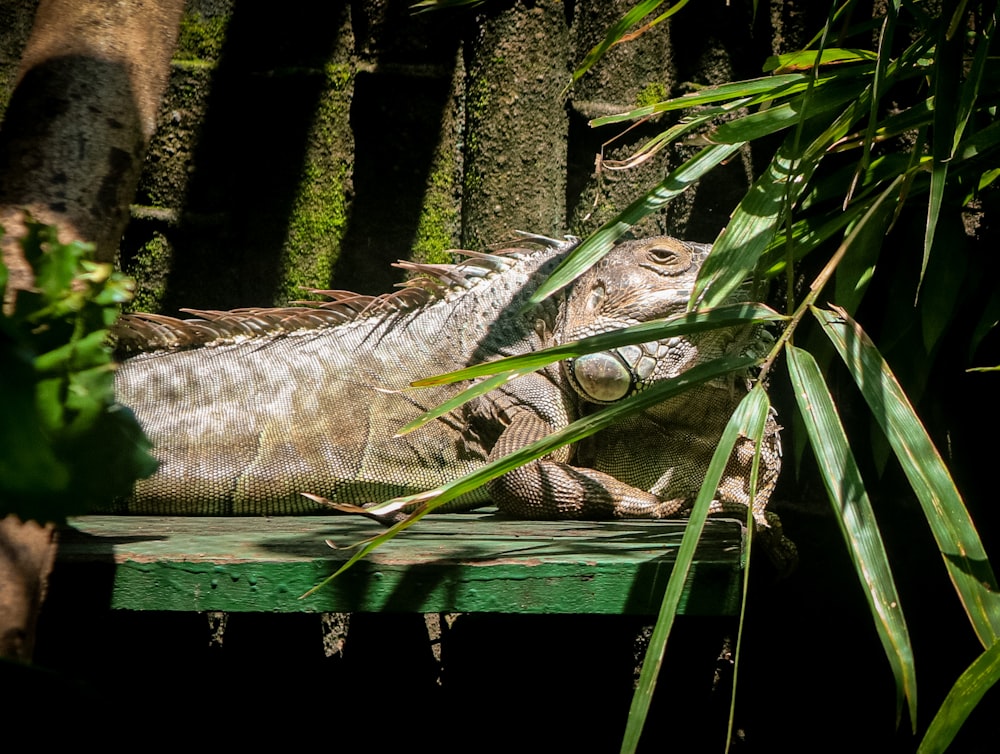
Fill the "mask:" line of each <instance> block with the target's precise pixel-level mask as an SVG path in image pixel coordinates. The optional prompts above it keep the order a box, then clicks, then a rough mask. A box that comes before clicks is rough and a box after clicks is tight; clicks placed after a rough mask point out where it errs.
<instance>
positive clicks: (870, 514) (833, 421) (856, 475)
mask: <svg viewBox="0 0 1000 754" xmlns="http://www.w3.org/2000/svg"><path fill="white" fill-rule="evenodd" d="M786 353H787V355H788V372H789V376H790V377H791V381H792V386H793V388H794V389H795V399H796V401H797V402H798V406H799V412H800V414H801V415H802V418H803V421H804V423H805V427H806V431H807V433H808V435H809V443H810V445H811V446H812V449H813V453H814V454H815V456H816V460H817V463H818V465H819V471H820V475H821V477H822V479H823V485H824V486H825V487H826V492H827V495H828V496H829V498H830V503H831V504H832V505H833V509H834V512H835V513H836V514H837V523H838V524H839V525H840V531H841V534H843V536H844V542H845V543H846V545H847V549H848V552H849V553H850V556H851V561H852V562H853V563H854V569H855V571H856V572H857V574H858V579H859V580H860V581H861V585H862V588H863V589H864V590H865V597H866V598H867V600H868V607H869V609H870V610H871V614H872V619H873V620H874V621H875V628H876V630H877V632H878V635H879V639H880V640H881V642H882V648H883V649H884V651H885V654H886V657H887V658H888V660H889V665H890V666H891V668H892V674H893V676H894V677H895V679H896V722H897V725H898V724H899V719H900V716H901V714H902V708H903V702H904V700H906V701H908V703H909V704H908V707H907V709H908V711H909V715H910V721H911V723H912V725H913V727H914V731H915V729H916V721H917V681H916V676H915V673H914V666H913V648H912V646H911V644H910V636H909V631H908V630H907V627H906V620H905V618H904V617H903V612H902V609H901V607H900V603H899V595H898V594H897V592H896V584H895V581H894V579H893V576H892V570H891V569H890V567H889V560H888V556H887V555H886V552H885V546H884V545H883V543H882V537H881V535H880V534H879V530H878V524H877V523H876V521H875V514H874V511H873V510H872V506H871V501H870V500H869V499H868V493H867V492H866V491H865V486H864V481H863V480H862V478H861V472H860V471H859V469H858V466H857V463H856V462H855V460H854V455H853V454H852V453H851V449H850V446H849V445H848V441H847V435H846V433H845V432H844V428H843V426H842V425H841V422H840V417H839V416H838V414H837V408H836V406H835V405H834V403H833V398H832V397H831V396H830V392H829V389H828V388H827V386H826V382H825V381H824V379H823V375H822V372H821V371H820V369H819V365H818V364H817V363H816V360H815V359H814V358H813V357H812V355H811V354H810V353H809V352H808V351H804V350H802V349H800V348H796V347H794V346H790V347H789V348H788V349H787V351H786Z"/></svg>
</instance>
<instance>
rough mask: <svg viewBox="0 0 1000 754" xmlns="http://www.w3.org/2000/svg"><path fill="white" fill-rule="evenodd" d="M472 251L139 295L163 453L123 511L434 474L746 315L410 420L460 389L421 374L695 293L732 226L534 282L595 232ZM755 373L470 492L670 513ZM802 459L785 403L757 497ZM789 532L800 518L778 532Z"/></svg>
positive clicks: (700, 349) (740, 455) (480, 498)
mask: <svg viewBox="0 0 1000 754" xmlns="http://www.w3.org/2000/svg"><path fill="white" fill-rule="evenodd" d="M529 241H530V243H525V244H523V248H510V249H505V250H502V251H495V252H492V253H475V252H464V254H465V256H466V260H465V261H463V262H462V263H460V264H457V265H421V264H414V263H399V264H400V266H402V267H404V268H406V269H409V270H411V271H413V272H416V273H419V274H418V276H417V277H415V278H413V279H412V280H410V281H409V282H408V283H406V284H404V285H403V287H402V288H401V289H400V290H398V291H397V292H395V293H392V294H386V295H383V296H378V297H372V296H360V295H356V294H351V293H347V292H344V291H326V292H325V293H326V295H327V297H328V299H329V300H328V301H327V302H325V303H322V304H314V305H309V306H296V307H293V308H286V309H242V310H236V311H232V312H215V311H200V312H196V311H192V310H188V311H189V313H193V314H195V315H196V318H195V319H186V320H180V319H173V318H169V317H163V316H158V315H150V314H145V315H143V314H133V315H128V316H126V317H124V318H123V319H122V320H121V324H120V326H119V333H118V337H119V348H120V350H121V351H122V352H123V353H125V354H126V357H125V358H124V360H123V362H122V363H121V365H120V368H119V369H118V372H117V375H116V381H115V388H116V393H117V398H118V400H119V402H120V403H121V404H123V405H125V406H127V407H129V408H130V409H132V410H133V411H134V412H135V414H136V416H137V418H138V420H139V422H140V424H141V426H142V427H143V429H144V430H145V432H146V433H147V435H148V436H149V437H150V439H151V440H152V442H153V444H154V454H155V455H156V457H157V458H158V460H159V463H160V466H159V470H158V471H157V472H156V473H155V474H154V475H153V476H152V477H151V478H149V479H145V480H141V481H139V482H138V483H137V484H136V487H135V490H134V494H133V496H132V498H131V499H129V500H127V501H123V503H122V505H123V510H122V511H121V512H133V513H157V514H199V515H215V514H220V515H222V514H229V515H233V514H236V515H242V514H287V513H312V512H317V510H318V508H319V504H318V503H315V502H313V501H312V500H310V499H307V498H306V497H304V496H303V495H302V494H301V493H312V494H313V495H316V496H321V497H323V498H327V499H328V500H330V501H333V502H334V503H339V504H344V503H349V504H357V505H364V504H368V503H377V502H381V501H383V500H386V499H388V498H392V497H394V496H398V495H403V494H410V493H415V492H419V491H422V490H427V489H431V488H434V487H437V486H438V485H440V484H442V483H444V482H446V481H448V480H450V479H454V478H456V477H457V476H459V475H462V474H465V473H467V472H469V471H471V470H473V469H476V468H478V467H480V466H482V465H483V464H485V463H486V462H488V461H489V460H492V459H494V458H498V457H500V456H502V455H504V454H506V453H509V452H511V451H513V450H516V449H518V448H521V447H523V446H525V445H526V444H528V443H530V442H532V441H533V440H535V439H538V438H540V437H542V436H544V435H545V434H546V433H548V432H550V431H552V430H553V429H558V428H562V427H564V426H566V425H567V424H569V423H570V422H571V421H573V420H574V419H576V418H578V417H579V416H581V415H583V414H584V413H586V412H589V411H591V410H592V408H593V407H594V406H595V405H597V404H601V403H609V402H614V401H616V400H618V399H620V398H622V397H624V396H625V395H627V394H629V393H631V392H633V391H635V390H638V389H641V388H642V387H643V386H644V385H647V384H649V383H651V382H654V381H656V380H660V379H663V378H666V377H670V376H674V375H677V374H679V373H680V372H682V371H683V370H685V369H687V368H689V367H690V366H692V365H694V364H696V363H698V362H702V361H706V360H708V359H711V358H715V357H718V356H721V355H723V354H725V353H727V352H728V351H729V350H731V349H733V348H736V347H737V346H738V345H739V342H740V341H739V340H738V333H736V332H734V330H733V329H732V328H730V329H728V330H716V331H711V332H708V333H704V334H701V335H699V336H697V337H695V336H691V337H690V338H686V337H685V338H672V339H670V340H665V341H654V342H651V343H644V344H642V345H639V346H627V347H624V348H619V349H618V350H617V351H616V352H606V353H603V354H596V355H594V356H591V357H586V356H585V357H581V358H579V359H577V360H576V361H575V362H570V363H562V364H558V363H557V364H553V365H550V366H549V367H547V368H545V369H543V370H541V371H539V372H536V373H534V374H530V375H527V376H524V377H521V378H519V379H516V380H513V381H511V382H509V383H507V384H505V385H504V386H502V387H500V388H497V389H495V390H493V391H492V392H490V393H487V394H486V395H484V396H481V397H479V398H476V399H474V400H473V401H472V402H470V403H467V404H465V405H464V406H462V407H460V408H457V409H454V410H452V411H451V412H449V413H447V414H445V415H444V416H443V417H441V418H440V419H437V420H435V421H433V422H431V423H430V424H428V425H427V426H424V427H423V428H421V429H420V430H418V431H415V432H413V433H410V434H408V435H406V436H404V437H397V436H396V433H397V431H398V430H399V429H400V427H402V426H404V425H406V424H407V423H409V422H411V421H412V420H414V419H415V418H416V417H418V416H419V415H420V414H422V413H423V412H425V411H427V410H428V409H430V408H432V407H434V406H436V405H437V404H438V403H440V402H442V401H443V400H445V399H446V398H448V397H451V396H452V395H453V394H454V393H455V392H456V390H455V388H454V387H452V386H444V387H437V388H431V389H426V390H420V391H415V390H410V389H408V386H409V385H410V383H411V382H412V381H414V380H415V379H418V378H421V377H427V376H430V375H433V374H438V373H442V372H447V371H451V370H454V369H458V368H461V367H465V366H467V365H470V364H474V363H478V362H482V361H486V360H490V359H495V358H498V357H501V356H506V355H512V354H521V353H526V352H528V351H534V350H538V349H541V348H544V347H546V346H550V345H555V344H559V343H565V342H568V341H572V340H576V339H578V338H581V337H583V336H587V335H593V334H597V333H603V332H607V331H610V330H614V329H618V328H621V327H624V326H627V325H630V324H635V323H639V322H644V321H648V320H652V319H656V318H663V317H667V316H670V315H673V314H678V313H681V312H683V311H684V310H685V308H686V306H687V302H688V299H689V298H690V295H691V290H692V285H693V283H694V280H695V276H696V274H697V271H698V269H699V266H700V264H701V262H702V260H703V259H704V258H705V257H706V255H707V254H708V252H709V250H710V247H709V246H707V245H704V244H698V243H692V242H684V241H679V240H677V239H674V238H669V237H659V238H648V239H642V240H633V241H627V242H624V243H622V244H620V245H618V246H617V247H615V248H614V249H613V250H612V251H611V252H610V253H609V254H608V255H607V256H606V257H605V258H604V259H602V260H601V261H600V262H599V263H598V264H596V265H595V266H594V267H592V268H591V269H590V270H589V271H588V272H586V273H585V274H584V275H583V276H582V277H581V278H580V279H578V280H577V281H576V282H575V284H573V285H572V286H571V287H570V288H568V289H566V290H564V291H563V292H562V293H561V294H558V295H557V296H554V297H551V298H549V299H548V300H546V301H545V302H544V303H542V304H540V305H538V306H537V307H535V308H533V309H530V310H526V309H525V303H526V300H527V297H528V296H529V295H530V294H531V293H532V292H533V291H534V290H535V289H536V288H537V286H538V285H539V283H540V281H542V280H543V279H544V278H545V277H546V276H547V275H548V274H549V273H550V272H551V270H552V269H553V268H554V267H555V265H556V264H557V263H558V262H559V261H560V260H561V259H562V258H563V257H564V256H565V255H566V253H567V252H568V251H570V250H571V249H572V248H573V246H574V245H575V240H570V241H564V242H559V241H554V240H551V239H541V238H539V237H531V238H530V239H529ZM741 381H742V380H741V379H740V378H737V377H734V378H732V379H730V380H728V381H725V382H724V383H723V382H720V381H715V382H710V383H705V384H702V385H700V386H698V387H697V388H695V389H694V390H693V391H689V392H687V393H685V394H683V395H682V396H680V397H679V398H677V399H672V400H670V401H667V402H665V403H663V404H660V405H659V406H657V407H656V408H655V409H653V410H649V411H646V412H643V413H640V414H637V415H633V416H632V417H631V418H629V419H627V420H625V421H623V422H621V423H619V424H616V425H614V426H613V427H611V428H609V429H606V430H604V431H602V432H600V433H598V434H596V435H594V436H592V437H590V438H588V439H587V440H585V441H583V442H581V443H579V444H578V445H577V446H575V447H570V448H563V449H562V450H560V451H557V452H555V453H553V454H552V455H551V456H549V457H546V458H545V459H542V460H540V461H537V462H534V463H531V464H528V465H526V466H523V467H521V468H519V469H516V470H514V471H511V472H509V473H507V474H505V475H504V476H502V477H499V478H498V479H496V480H494V481H493V482H492V483H490V484H489V485H487V489H484V490H482V491H480V492H478V493H475V494H473V495H470V496H468V497H466V498H464V499H460V500H459V501H458V503H459V504H460V505H462V506H464V507H476V506H477V505H481V504H484V503H486V502H487V501H488V500H492V501H493V502H494V503H495V504H496V505H497V506H498V507H499V508H500V510H501V511H504V512H506V513H509V514H511V515H513V516H516V517H522V518H543V519H544V518H551V519H558V518H661V517H666V516H674V515H676V514H679V513H682V512H683V511H684V510H685V509H686V508H687V507H689V505H690V504H691V502H692V501H693V499H694V496H695V494H696V493H697V491H698V488H699V487H700V485H701V482H702V479H703V478H704V474H705V469H706V467H707V464H708V461H709V459H710V457H711V455H712V453H713V451H714V450H715V446H716V444H717V441H718V439H719V435H720V434H721V431H722V428H723V427H724V426H725V424H726V422H727V420H728V419H729V416H730V414H731V413H732V409H733V407H734V406H735V405H736V403H737V402H738V401H739V399H740V397H741V394H745V390H746V388H745V386H744V385H742V384H740V383H741ZM743 443H744V444H738V445H737V448H736V450H735V451H734V453H733V457H732V459H731V461H730V464H729V467H728V468H727V472H726V475H725V476H724V478H723V481H722V483H721V484H720V487H719V501H718V503H717V507H722V508H725V507H727V506H731V505H733V504H742V505H746V504H747V502H748V495H747V478H748V476H749V468H750V459H751V458H752V456H753V454H752V452H749V451H748V448H747V447H746V444H747V443H749V444H750V445H752V443H750V441H743ZM779 467H780V447H779V436H778V425H777V424H776V423H775V422H774V419H773V417H772V418H771V419H770V420H769V424H768V429H767V436H766V442H765V448H764V452H763V463H762V471H761V474H760V482H759V491H758V493H757V494H758V496H757V498H756V505H755V512H756V515H757V518H758V521H759V522H760V523H761V524H763V525H767V521H766V520H765V516H764V505H765V504H766V502H767V498H768V496H769V495H770V492H771V490H772V488H773V486H774V483H775V480H776V478H777V474H778V471H779ZM778 536H779V537H780V534H779V535H778Z"/></svg>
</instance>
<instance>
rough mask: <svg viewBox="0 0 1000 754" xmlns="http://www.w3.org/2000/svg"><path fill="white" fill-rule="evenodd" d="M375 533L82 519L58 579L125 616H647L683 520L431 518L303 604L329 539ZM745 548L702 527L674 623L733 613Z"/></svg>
mask: <svg viewBox="0 0 1000 754" xmlns="http://www.w3.org/2000/svg"><path fill="white" fill-rule="evenodd" d="M379 531H381V528H380V527H379V526H378V525H377V524H375V523H374V522H372V521H369V520H367V519H357V518H352V517H339V516H303V517H283V518H282V517H279V518H167V517H145V516H132V517H129V516H122V517H116V516H82V517H78V518H74V519H71V521H70V525H69V527H68V528H67V529H66V530H65V531H64V532H63V533H62V535H61V539H60V548H59V564H58V565H57V571H56V574H57V575H56V577H57V578H58V577H59V573H60V572H63V573H66V572H68V571H70V570H72V575H73V576H74V577H76V578H79V577H80V576H81V573H83V572H86V573H87V574H88V578H89V574H91V573H92V574H93V576H92V578H94V579H100V580H106V581H107V582H108V583H109V584H110V606H111V607H112V608H117V609H127V610H182V611H203V610H222V611H249V612H343V611H355V612H357V611H361V612H373V611H383V610H389V611H413V612H496V613H592V614H621V613H631V614H653V613H655V612H656V611H657V610H658V609H659V602H660V599H661V597H662V595H663V590H664V589H665V588H666V584H667V579H668V577H669V575H670V570H671V568H672V565H673V562H674V558H675V555H676V551H677V548H678V546H679V544H680V539H681V536H682V535H683V531H684V522H683V521H658V522H657V521H634V522H632V521H614V522H576V521H562V522H525V521H512V520H504V519H500V518H498V517H496V516H494V515H491V514H482V513H480V514H449V515H439V516H431V517H428V518H426V519H424V520H423V521H421V522H420V523H418V524H417V525H416V526H414V527H413V528H411V529H409V530H408V531H407V532H405V533H404V534H403V535H401V536H399V537H397V538H396V539H394V540H393V541H391V542H389V543H387V544H386V545H384V546H383V547H381V548H379V549H378V550H376V551H375V552H374V553H372V554H371V555H370V556H369V557H368V558H367V559H366V560H364V561H362V562H361V563H359V564H357V565H356V566H355V567H354V568H352V569H351V570H349V571H347V572H346V573H345V574H343V575H341V576H340V577H338V578H337V579H335V580H334V581H333V582H332V583H331V584H330V585H328V586H327V587H325V588H323V589H321V590H320V591H318V592H317V593H316V594H314V595H313V596H311V597H308V598H306V599H300V596H301V595H302V594H304V593H305V592H306V591H307V590H308V589H310V588H311V587H313V586H314V585H315V584H317V583H318V582H320V581H321V580H322V579H323V578H325V577H326V576H328V575H330V574H331V573H333V572H334V571H335V570H336V569H337V568H338V567H339V565H340V564H341V563H342V562H343V561H344V560H346V559H347V558H348V557H349V556H350V554H351V551H350V550H348V549H337V550H334V549H331V548H330V547H328V546H327V545H326V544H324V541H325V540H330V541H333V542H335V543H336V544H337V545H339V546H341V547H347V546H349V545H352V544H354V543H356V542H359V541H360V540H362V539H364V538H366V537H369V536H372V535H373V534H376V533H378V532H379ZM743 546H744V545H743V527H742V525H741V524H740V523H739V522H737V521H730V520H725V519H717V520H711V521H709V522H708V525H707V526H706V528H705V532H704V534H703V537H702V541H701V543H700V544H699V550H698V554H697V556H696V563H695V565H694V567H693V569H692V571H691V574H690V576H689V578H688V584H687V588H686V590H685V595H684V598H683V599H682V602H681V607H680V611H681V612H682V613H686V614H691V615H733V614H735V613H736V610H737V608H738V604H739V594H740V590H741V579H742V566H743V557H744V550H743Z"/></svg>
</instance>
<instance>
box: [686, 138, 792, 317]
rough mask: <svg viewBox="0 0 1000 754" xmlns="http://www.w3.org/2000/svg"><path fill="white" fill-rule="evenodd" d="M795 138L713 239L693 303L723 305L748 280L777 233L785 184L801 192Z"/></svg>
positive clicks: (787, 143) (788, 141) (790, 139)
mask: <svg viewBox="0 0 1000 754" xmlns="http://www.w3.org/2000/svg"><path fill="white" fill-rule="evenodd" d="M793 136H794V135H793V134H790V135H789V136H788V137H786V139H785V141H784V143H783V144H782V145H781V148H779V150H778V152H777V153H776V154H775V156H774V159H773V160H771V164H770V165H768V167H767V170H766V171H765V172H764V174H763V175H762V176H761V177H760V178H758V179H757V180H756V181H755V182H754V184H753V186H751V187H750V191H749V192H748V193H747V195H746V196H744V197H743V200H742V201H741V202H740V203H739V206H737V208H736V210H735V211H734V212H733V216H732V218H731V219H730V221H729V224H728V225H727V226H726V227H725V229H724V230H723V231H722V234H721V235H720V236H719V237H718V239H716V242H715V245H714V246H713V248H712V253H711V254H709V255H708V258H707V259H706V260H705V262H704V264H702V267H701V270H700V271H699V273H698V280H697V282H696V283H695V286H694V291H693V293H692V296H691V301H692V302H694V301H699V302H700V303H701V304H702V305H703V306H708V307H713V306H718V305H720V304H722V303H723V302H724V301H726V299H728V298H729V296H730V294H731V293H732V292H733V291H734V290H735V289H736V288H737V287H739V286H740V285H742V284H743V282H744V281H745V280H746V279H747V277H748V276H749V274H750V272H751V271H752V270H753V269H754V267H756V265H757V260H758V259H759V258H760V255H761V254H762V253H763V252H764V249H766V248H767V247H768V246H769V245H770V243H771V241H772V239H773V238H774V234H775V232H776V231H777V228H778V225H779V222H780V219H781V217H782V208H783V207H784V201H785V192H786V187H787V184H788V183H789V182H790V181H791V182H793V183H794V184H795V185H794V186H793V187H792V194H793V196H798V194H800V193H801V191H802V189H803V187H804V183H805V177H804V176H803V175H802V174H801V173H797V172H796V169H795V167H796V165H797V162H798V159H797V158H798V153H797V152H796V151H795V145H794V141H795V140H794V139H793V138H792V137H793Z"/></svg>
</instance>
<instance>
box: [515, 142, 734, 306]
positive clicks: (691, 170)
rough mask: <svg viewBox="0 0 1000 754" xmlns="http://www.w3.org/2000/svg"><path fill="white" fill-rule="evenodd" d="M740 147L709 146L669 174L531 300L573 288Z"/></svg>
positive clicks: (575, 254) (555, 273)
mask: <svg viewBox="0 0 1000 754" xmlns="http://www.w3.org/2000/svg"><path fill="white" fill-rule="evenodd" d="M740 146H742V145H740V144H717V145H714V146H710V147H705V148H704V149H702V150H701V151H700V152H698V154H696V155H695V156H694V157H692V158H691V159H690V160H688V161H687V162H685V163H684V164H683V165H681V166H680V167H678V168H677V169H676V170H674V171H673V172H672V173H670V175H668V176H667V177H666V178H665V179H664V180H663V182H661V183H660V184H658V185H657V186H655V187H654V188H653V189H651V190H650V191H648V192H646V194H645V195H643V196H641V197H639V198H638V199H637V200H636V201H634V202H632V204H630V205H629V206H628V207H626V208H625V209H624V210H623V211H622V212H621V214H619V215H618V217H616V218H614V219H613V220H611V221H609V222H607V223H605V224H604V225H602V226H601V227H600V228H598V229H597V230H596V231H594V233H592V234H591V235H590V237H589V238H587V239H586V240H585V241H584V242H583V243H581V244H580V245H579V246H577V247H576V248H575V249H574V250H573V251H572V252H571V253H570V255H569V256H568V257H566V259H564V260H563V261H562V263H561V264H560V265H559V266H558V267H557V268H556V269H555V270H554V271H553V272H552V274H551V275H550V276H549V278H548V280H546V281H545V283H543V284H542V285H541V286H539V287H538V290H536V291H535V293H534V294H533V295H532V297H531V299H530V300H529V302H528V303H529V305H530V304H537V303H539V302H540V301H543V300H544V299H546V298H547V297H549V296H551V295H552V294H553V293H555V292H556V291H558V290H559V289H560V288H563V287H565V286H567V285H569V284H570V283H571V282H572V281H573V280H575V279H576V278H577V277H579V276H580V275H581V274H583V272H584V271H585V270H586V269H587V268H589V267H590V266H591V265H593V264H594V263H595V262H597V260H599V259H600V258H601V257H603V256H604V255H605V254H607V253H608V251H610V250H611V247H612V246H614V244H615V241H617V240H618V239H619V238H620V237H621V236H622V235H623V234H624V233H625V232H626V231H627V230H628V229H629V228H631V227H632V226H633V225H635V223H637V222H639V221H640V220H641V219H643V218H644V217H646V216H647V215H649V214H652V213H653V212H655V211H656V210H658V209H660V208H661V207H662V206H663V205H664V204H666V203H667V202H669V201H670V200H671V199H673V198H674V197H675V196H677V195H678V194H681V193H683V192H684V191H685V190H687V188H688V187H689V186H690V185H691V184H692V183H694V182H695V181H697V180H698V179H699V178H701V177H702V176H703V175H705V173H707V172H708V171H709V170H711V169H712V168H714V167H715V166H716V165H718V164H719V163H721V162H724V161H725V160H727V159H728V158H729V157H731V156H732V155H733V154H735V153H736V151H737V150H738V149H739V148H740Z"/></svg>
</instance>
